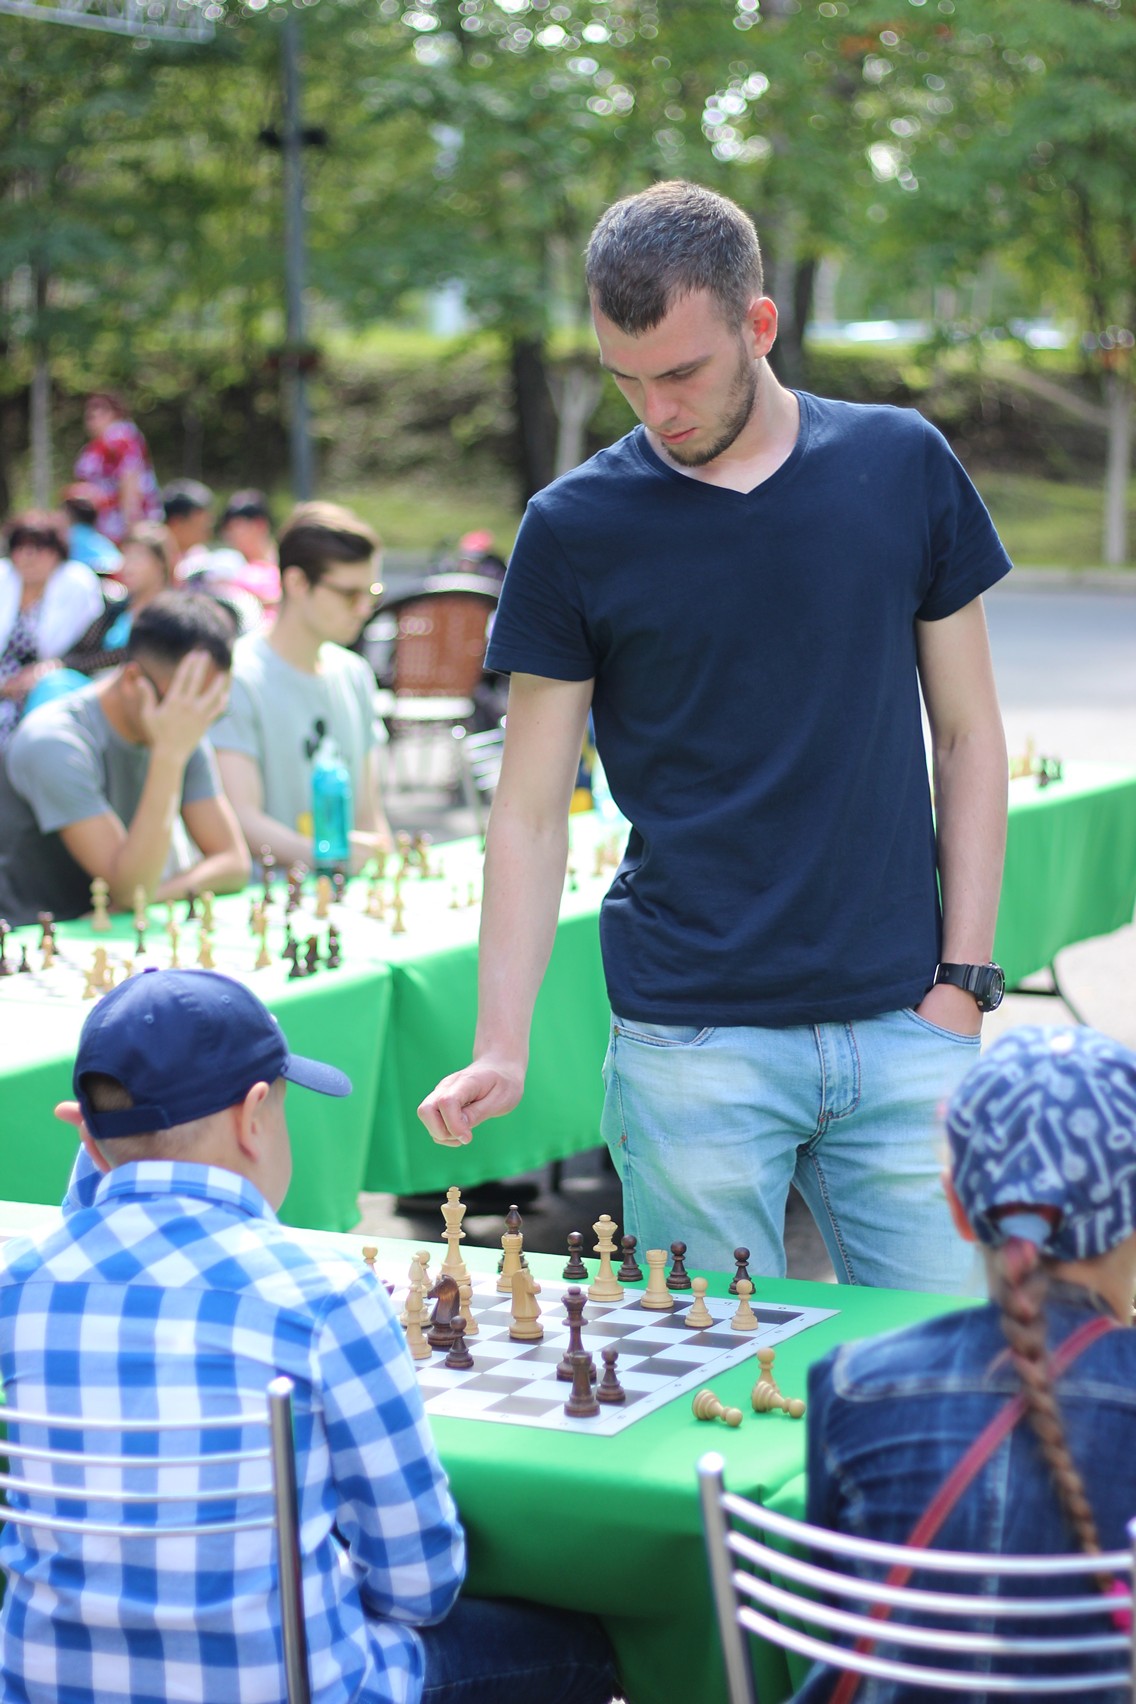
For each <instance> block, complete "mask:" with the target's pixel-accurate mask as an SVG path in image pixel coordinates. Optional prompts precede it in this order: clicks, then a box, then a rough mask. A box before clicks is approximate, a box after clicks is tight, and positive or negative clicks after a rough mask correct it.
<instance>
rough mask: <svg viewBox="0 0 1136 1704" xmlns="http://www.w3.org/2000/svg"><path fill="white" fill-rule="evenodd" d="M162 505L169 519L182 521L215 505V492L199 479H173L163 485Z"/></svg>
mask: <svg viewBox="0 0 1136 1704" xmlns="http://www.w3.org/2000/svg"><path fill="white" fill-rule="evenodd" d="M162 507H163V509H164V510H165V512H166V519H167V521H182V520H184V519H185V517H186V516H187V515H196V514H200V512H201V510H202V509H211V508H212V507H213V493H212V491H210V489H209V487H208V486H207V485H202V483H201V481H200V480H199V479H171V480H170V483H169V484H168V485H164V486H163V487H162Z"/></svg>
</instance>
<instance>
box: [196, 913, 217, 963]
mask: <svg viewBox="0 0 1136 1704" xmlns="http://www.w3.org/2000/svg"><path fill="white" fill-rule="evenodd" d="M197 962H198V964H199V965H200V966H201V968H202V970H213V969H214V968H215V960H214V958H213V946H212V943H211V941H210V939H209V935H208V932H207V930H206V928H205V925H204V924H202V926H201V933H200V935H199V936H198V939H197Z"/></svg>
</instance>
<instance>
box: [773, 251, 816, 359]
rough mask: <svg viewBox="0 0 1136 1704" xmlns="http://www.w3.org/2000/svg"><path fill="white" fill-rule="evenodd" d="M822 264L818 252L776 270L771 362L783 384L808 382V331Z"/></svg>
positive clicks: (794, 259)
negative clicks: (775, 315)
mask: <svg viewBox="0 0 1136 1704" xmlns="http://www.w3.org/2000/svg"><path fill="white" fill-rule="evenodd" d="M818 264H819V262H818V259H817V256H816V255H804V256H800V257H794V258H793V260H792V261H791V263H790V264H789V265H787V266H785V267H783V268H782V267H778V268H777V271H776V284H777V292H778V293H776V294H775V295H774V298H773V299H774V301H775V302H776V303H777V342H776V343H775V344H774V345H773V351H772V353H771V355H770V358H769V361H770V366H771V367H772V368H773V371H774V372H775V373H776V375H777V377H778V378H779V379H780V380H781V382H782V384H785V385H791V386H793V387H795V388H797V387H800V386H801V385H803V384H804V382H805V330H806V328H807V326H808V323H809V320H810V319H811V317H812V306H813V288H814V286H815V284H816V275H817V266H818Z"/></svg>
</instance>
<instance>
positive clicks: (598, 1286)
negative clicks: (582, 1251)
mask: <svg viewBox="0 0 1136 1704" xmlns="http://www.w3.org/2000/svg"><path fill="white" fill-rule="evenodd" d="M617 1229H618V1227H617V1225H616V1223H615V1220H614V1219H613V1218H612V1216H611V1214H610V1213H601V1214H600V1216H599V1218H598V1219H597V1220H596V1222H595V1224H594V1225H593V1226H592V1230H593V1231H594V1232H595V1233H596V1246H595V1249H594V1251H593V1252H594V1253H596V1254H598V1255H599V1257H600V1269H599V1271H598V1272H597V1273H596V1276H595V1278H594V1279H593V1280H592V1282H591V1283H590V1284H589V1285H588V1295H589V1297H590V1298H591V1300H592V1301H593V1302H621V1301H622V1300H623V1285H622V1284H621V1283H620V1282H619V1280H618V1278H617V1277H616V1276H615V1272H614V1271H613V1269H612V1264H611V1257H612V1255H613V1254H614V1253H615V1233H616V1230H617Z"/></svg>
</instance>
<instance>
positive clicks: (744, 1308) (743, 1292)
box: [730, 1278, 761, 1331]
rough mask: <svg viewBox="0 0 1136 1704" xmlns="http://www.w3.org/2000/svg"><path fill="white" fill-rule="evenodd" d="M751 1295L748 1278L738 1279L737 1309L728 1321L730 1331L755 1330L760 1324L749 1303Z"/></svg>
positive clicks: (751, 1287)
mask: <svg viewBox="0 0 1136 1704" xmlns="http://www.w3.org/2000/svg"><path fill="white" fill-rule="evenodd" d="M752 1295H753V1285H752V1284H751V1283H750V1281H749V1279H748V1278H739V1280H738V1311H737V1313H736V1314H735V1315H734V1317H733V1319H732V1320H731V1321H730V1330H731V1331H756V1330H757V1329H758V1327H759V1326H760V1324H761V1321H760V1320H759V1319H758V1317H757V1315H756V1314H755V1313H754V1311H753V1309H752V1308H751V1307H750V1305H749V1299H750V1297H751V1296H752Z"/></svg>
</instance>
